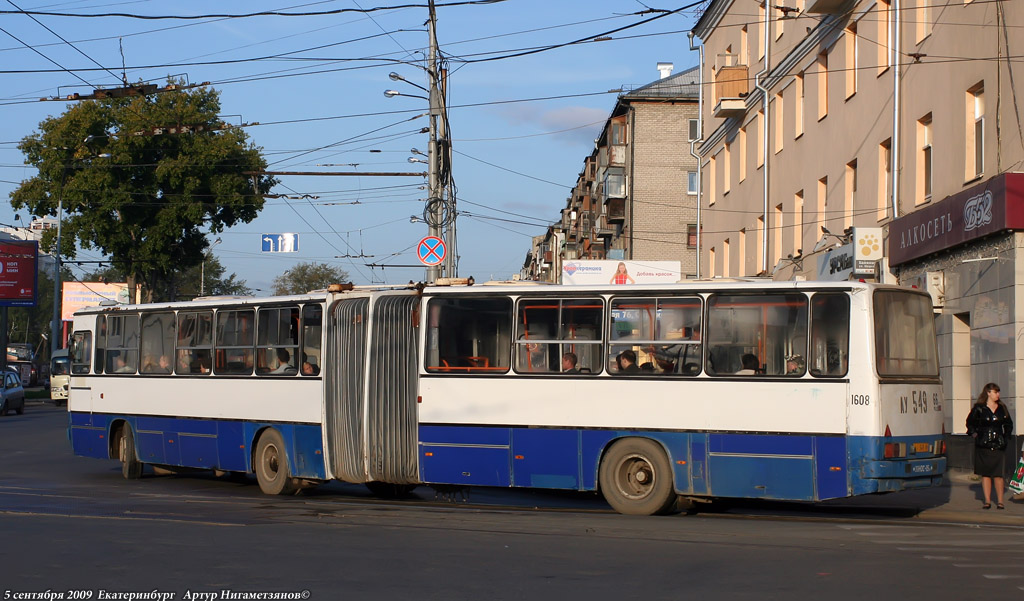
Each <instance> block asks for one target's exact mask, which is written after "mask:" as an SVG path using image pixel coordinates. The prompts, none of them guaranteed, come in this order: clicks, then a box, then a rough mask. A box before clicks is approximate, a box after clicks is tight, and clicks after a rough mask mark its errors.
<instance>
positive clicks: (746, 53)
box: [740, 25, 750, 65]
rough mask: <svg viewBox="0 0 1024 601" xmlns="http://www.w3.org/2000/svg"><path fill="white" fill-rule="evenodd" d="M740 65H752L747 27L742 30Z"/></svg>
mask: <svg viewBox="0 0 1024 601" xmlns="http://www.w3.org/2000/svg"><path fill="white" fill-rule="evenodd" d="M740 64H742V65H749V64H750V49H749V48H748V47H747V26H746V25H744V26H743V27H742V28H741V29H740Z"/></svg>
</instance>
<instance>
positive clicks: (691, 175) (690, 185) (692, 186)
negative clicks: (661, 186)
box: [686, 171, 697, 194]
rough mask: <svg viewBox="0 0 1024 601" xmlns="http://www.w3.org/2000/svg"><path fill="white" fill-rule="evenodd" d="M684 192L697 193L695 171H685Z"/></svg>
mask: <svg viewBox="0 0 1024 601" xmlns="http://www.w3.org/2000/svg"><path fill="white" fill-rule="evenodd" d="M686 193H687V194H696V193H697V172H696V171H687V172H686Z"/></svg>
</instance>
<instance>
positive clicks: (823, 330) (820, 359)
mask: <svg viewBox="0 0 1024 601" xmlns="http://www.w3.org/2000/svg"><path fill="white" fill-rule="evenodd" d="M849 354H850V298H849V297H848V296H847V295H846V293H844V292H819V293H817V294H815V295H814V297H813V298H812V299H811V363H810V366H809V367H810V371H811V375H812V376H817V377H842V376H845V375H846V369H847V363H848V358H849Z"/></svg>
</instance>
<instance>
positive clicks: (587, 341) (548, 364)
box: [515, 298, 604, 375]
mask: <svg viewBox="0 0 1024 601" xmlns="http://www.w3.org/2000/svg"><path fill="white" fill-rule="evenodd" d="M603 318H604V302H603V301H602V300H601V299H600V298H579V299H550V298H545V299H524V300H522V301H520V302H519V309H518V312H517V314H516V323H517V324H518V325H517V327H518V332H517V334H516V344H515V350H516V371H517V372H520V373H527V374H529V373H556V374H557V373H562V374H569V375H577V374H593V373H599V372H600V371H601V357H602V350H601V349H602V342H601V339H602V324H603Z"/></svg>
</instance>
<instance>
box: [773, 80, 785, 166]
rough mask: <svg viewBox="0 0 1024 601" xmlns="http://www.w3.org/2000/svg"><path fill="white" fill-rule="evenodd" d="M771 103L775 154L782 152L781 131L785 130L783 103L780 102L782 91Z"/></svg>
mask: <svg viewBox="0 0 1024 601" xmlns="http://www.w3.org/2000/svg"><path fill="white" fill-rule="evenodd" d="M772 105H773V107H772V108H774V109H775V110H773V111H772V116H774V117H775V128H774V132H775V134H774V137H775V154H778V153H780V152H782V145H783V137H784V136H783V131H784V130H785V120H784V119H783V103H782V92H779V93H778V94H776V95H775V100H773V101H772Z"/></svg>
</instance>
